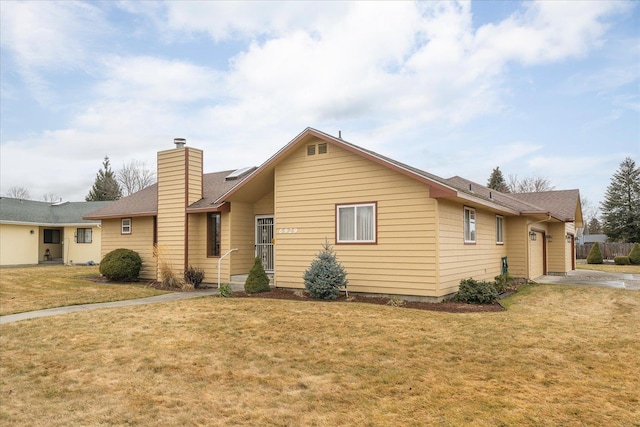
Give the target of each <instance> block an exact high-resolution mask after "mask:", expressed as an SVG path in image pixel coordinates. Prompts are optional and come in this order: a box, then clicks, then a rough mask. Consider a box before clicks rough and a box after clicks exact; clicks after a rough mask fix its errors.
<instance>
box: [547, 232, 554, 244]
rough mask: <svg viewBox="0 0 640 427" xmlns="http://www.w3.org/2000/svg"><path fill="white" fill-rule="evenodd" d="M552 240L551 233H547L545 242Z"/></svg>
mask: <svg viewBox="0 0 640 427" xmlns="http://www.w3.org/2000/svg"><path fill="white" fill-rule="evenodd" d="M552 240H553V237H551V234H547V242H551V241H552Z"/></svg>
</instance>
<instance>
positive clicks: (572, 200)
mask: <svg viewBox="0 0 640 427" xmlns="http://www.w3.org/2000/svg"><path fill="white" fill-rule="evenodd" d="M512 196H513V197H514V198H516V199H518V200H522V201H523V202H526V203H530V204H534V205H537V206H542V207H544V208H545V209H547V210H548V211H549V212H550V213H551V215H552V216H553V217H555V218H558V219H560V220H562V221H575V220H576V207H577V206H578V203H579V201H580V192H579V191H578V190H559V191H539V192H537V193H516V194H512Z"/></svg>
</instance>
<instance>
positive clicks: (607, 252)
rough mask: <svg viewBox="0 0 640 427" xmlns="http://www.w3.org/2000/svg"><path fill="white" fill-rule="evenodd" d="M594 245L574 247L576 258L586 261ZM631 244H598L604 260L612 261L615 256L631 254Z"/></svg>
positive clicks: (586, 244)
mask: <svg viewBox="0 0 640 427" xmlns="http://www.w3.org/2000/svg"><path fill="white" fill-rule="evenodd" d="M593 245H595V243H584V244H581V245H576V258H578V259H586V258H587V255H589V251H590V250H591V248H592V247H593ZM631 248H633V243H608V242H607V243H600V250H601V251H602V257H603V258H604V259H613V258H614V257H617V256H626V255H629V252H631Z"/></svg>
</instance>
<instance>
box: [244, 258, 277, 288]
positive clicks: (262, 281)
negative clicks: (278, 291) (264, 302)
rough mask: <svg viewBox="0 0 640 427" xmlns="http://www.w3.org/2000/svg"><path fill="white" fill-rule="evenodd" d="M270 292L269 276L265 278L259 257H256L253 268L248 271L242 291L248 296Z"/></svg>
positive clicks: (265, 274)
mask: <svg viewBox="0 0 640 427" xmlns="http://www.w3.org/2000/svg"><path fill="white" fill-rule="evenodd" d="M270 290H271V287H270V286H269V276H267V273H266V272H265V271H264V267H263V266H262V260H261V259H260V257H256V260H255V261H254V262H253V267H251V270H249V276H248V277H247V280H246V281H245V282H244V291H245V292H246V293H248V294H257V293H260V292H269V291H270Z"/></svg>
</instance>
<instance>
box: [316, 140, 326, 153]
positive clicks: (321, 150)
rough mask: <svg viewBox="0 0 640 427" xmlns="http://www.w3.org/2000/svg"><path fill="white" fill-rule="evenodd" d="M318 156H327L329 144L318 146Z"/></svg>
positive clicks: (324, 143)
mask: <svg viewBox="0 0 640 427" xmlns="http://www.w3.org/2000/svg"><path fill="white" fill-rule="evenodd" d="M318 154H327V143H326V142H323V143H322V144H318Z"/></svg>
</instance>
